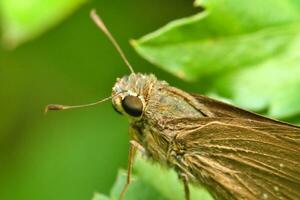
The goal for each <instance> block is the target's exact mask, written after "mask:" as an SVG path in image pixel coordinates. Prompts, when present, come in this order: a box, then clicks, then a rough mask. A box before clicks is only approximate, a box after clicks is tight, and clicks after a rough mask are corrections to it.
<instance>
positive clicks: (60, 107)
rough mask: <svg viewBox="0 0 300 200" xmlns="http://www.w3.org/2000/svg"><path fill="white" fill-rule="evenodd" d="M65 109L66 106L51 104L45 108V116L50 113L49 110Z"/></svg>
mask: <svg viewBox="0 0 300 200" xmlns="http://www.w3.org/2000/svg"><path fill="white" fill-rule="evenodd" d="M63 109H65V106H63V105H58V104H50V105H47V106H46V108H45V114H46V113H47V112H48V111H49V110H63Z"/></svg>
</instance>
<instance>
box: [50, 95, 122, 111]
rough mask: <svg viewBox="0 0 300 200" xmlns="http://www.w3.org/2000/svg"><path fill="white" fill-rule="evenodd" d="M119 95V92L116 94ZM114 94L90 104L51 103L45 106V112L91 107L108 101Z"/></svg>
mask: <svg viewBox="0 0 300 200" xmlns="http://www.w3.org/2000/svg"><path fill="white" fill-rule="evenodd" d="M116 95H117V94H116ZM116 95H114V96H110V97H107V98H104V99H101V100H99V101H96V102H94V103H88V104H82V105H75V106H67V105H59V104H50V105H47V106H46V108H45V113H47V112H48V111H49V110H67V109H75V108H84V107H91V106H95V105H97V104H100V103H103V102H105V101H108V100H110V99H112V98H113V97H115V96H116Z"/></svg>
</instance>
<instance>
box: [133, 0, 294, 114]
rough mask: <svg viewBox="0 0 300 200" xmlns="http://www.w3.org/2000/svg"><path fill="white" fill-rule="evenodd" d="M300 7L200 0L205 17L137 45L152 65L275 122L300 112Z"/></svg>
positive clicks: (287, 0) (290, 2)
mask: <svg viewBox="0 0 300 200" xmlns="http://www.w3.org/2000/svg"><path fill="white" fill-rule="evenodd" d="M299 2H300V1H297V0H275V1H274V0H266V1H261V0H254V1H238V0H197V1H196V2H195V5H197V6H199V5H201V6H202V7H204V8H205V11H204V12H201V13H199V14H196V15H194V16H191V17H187V18H183V19H179V20H176V21H173V22H170V23H169V24H167V25H166V26H164V27H162V28H161V29H159V30H157V31H155V32H153V33H150V34H148V35H146V36H144V37H142V38H141V39H139V40H136V41H133V42H132V44H133V46H134V48H135V49H136V51H137V52H138V53H139V54H140V55H141V56H143V57H144V58H146V59H147V60H149V61H150V62H152V63H153V64H155V65H157V66H159V67H161V68H163V69H165V70H167V71H169V72H171V73H172V74H174V75H176V76H178V77H180V78H182V79H185V80H188V81H196V80H197V81H200V82H201V81H202V83H205V84H203V85H205V86H206V88H205V89H206V91H209V93H216V95H220V96H223V97H225V98H231V99H232V100H233V102H234V103H237V104H239V105H240V106H242V107H245V108H247V109H253V110H255V111H260V110H267V111H268V114H269V115H271V116H274V117H279V118H285V117H291V116H295V115H297V114H299V113H300V104H299V103H297V102H300V95H299V94H298V93H299V92H297V88H299V82H300V76H297V73H298V74H299V70H300V65H298V63H299V61H298V57H299V54H298V53H297V52H299V51H300V43H299V36H300V3H299ZM279 13H280V14H279ZM203 85H201V87H204V86H203Z"/></svg>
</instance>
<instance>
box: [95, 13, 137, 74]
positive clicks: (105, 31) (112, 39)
mask: <svg viewBox="0 0 300 200" xmlns="http://www.w3.org/2000/svg"><path fill="white" fill-rule="evenodd" d="M90 16H91V18H92V20H93V21H94V22H95V24H96V25H97V26H98V27H99V28H100V29H101V30H102V31H103V33H104V34H105V35H106V36H107V37H108V39H109V40H110V41H111V43H112V44H113V45H114V47H115V48H116V50H117V51H118V53H119V54H120V56H121V58H122V59H123V61H124V62H125V64H126V65H127V66H128V68H129V70H130V71H131V73H133V74H134V70H133V68H132V66H131V64H130V63H129V61H128V59H127V58H126V56H125V54H124V52H123V51H122V49H121V47H120V46H119V44H118V43H117V41H116V40H115V38H114V37H113V36H112V34H111V33H110V32H109V30H108V29H107V28H106V26H105V24H104V22H103V21H102V19H101V18H100V17H99V16H98V15H97V12H96V10H95V9H93V10H92V11H91V13H90Z"/></svg>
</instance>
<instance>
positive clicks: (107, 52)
mask: <svg viewBox="0 0 300 200" xmlns="http://www.w3.org/2000/svg"><path fill="white" fill-rule="evenodd" d="M31 1H32V2H35V1H34V0H28V1H19V2H20V3H23V4H24V5H23V6H25V5H27V4H29V2H31ZM11 2H13V1H11ZM17 2H18V1H14V3H15V4H13V5H12V6H20V5H18V4H17ZM2 3H3V4H4V3H5V2H4V1H3V2H2ZM192 3H193V2H192V1H187V0H176V1H174V0H164V1H160V0H153V1H145V0H142V1H141V0H130V1H123V0H116V1H113V2H112V1H109V0H101V1H89V2H87V3H85V4H83V5H82V6H80V8H79V9H76V10H75V11H74V12H73V13H72V14H70V15H69V16H68V17H67V18H65V19H63V20H61V21H60V23H58V24H56V25H55V26H52V28H50V30H48V31H46V32H45V33H44V34H42V35H40V36H38V37H37V38H34V39H33V40H30V41H29V42H26V43H24V44H21V45H19V46H18V47H17V48H14V49H9V48H6V47H7V46H5V43H4V42H3V43H2V45H1V49H0V121H1V122H0V199H3V200H17V199H30V200H35V199H36V200H37V199H43V200H47V199H49V200H50V199H58V200H59V199H61V200H66V199H72V200H76V199H78V200H79V199H81V200H82V199H91V197H92V195H93V193H94V192H96V191H101V192H104V193H108V192H109V190H110V188H111V186H112V184H113V182H114V180H115V177H116V174H117V172H118V169H119V168H121V167H123V168H124V167H126V163H127V149H128V134H127V127H128V123H127V120H126V119H125V118H123V117H122V116H119V115H118V114H116V113H115V112H114V110H113V109H112V106H111V104H110V102H107V103H104V104H103V105H99V106H97V107H95V108H91V109H82V110H72V111H63V112H51V113H49V114H48V115H46V116H45V115H44V113H43V109H44V106H45V105H46V104H49V103H61V104H81V103H88V102H93V101H95V100H97V99H100V98H103V97H107V96H109V95H110V93H111V87H112V86H113V84H114V82H115V80H116V78H117V77H121V76H123V75H124V74H128V73H129V71H128V69H126V67H125V65H124V64H123V62H122V60H121V59H120V58H119V56H118V54H117V53H116V52H115V50H114V48H113V47H112V45H111V44H110V43H109V41H108V40H107V38H105V36H104V35H103V34H102V33H101V32H100V31H99V30H98V29H97V28H96V26H95V25H94V24H93V23H92V21H91V20H90V18H89V12H90V10H91V9H92V8H97V9H98V11H99V13H100V14H101V16H102V18H103V19H104V20H105V22H106V24H107V26H108V27H109V28H110V30H111V32H112V33H113V34H114V36H115V37H116V38H117V40H118V41H119V43H120V44H121V46H122V47H123V49H124V51H125V52H126V54H127V55H128V57H129V60H130V61H131V63H132V65H133V66H134V68H135V70H136V71H140V72H153V73H155V74H156V75H157V76H158V77H159V78H161V79H165V80H167V81H169V82H171V83H173V84H176V85H177V86H181V87H183V88H188V84H186V83H183V82H182V81H180V80H179V79H176V78H174V77H172V76H171V75H168V74H167V73H166V72H163V71H162V70H159V69H157V68H155V67H153V66H152V65H150V64H148V63H147V62H146V61H144V60H143V59H141V58H140V57H139V56H138V55H137V54H136V53H135V52H134V50H133V49H132V47H131V46H130V45H129V43H128V40H129V39H131V38H138V37H140V36H142V35H144V34H146V33H148V32H151V31H153V30H155V29H157V28H159V27H160V26H162V25H164V24H165V23H167V22H169V21H171V20H173V19H177V18H181V17H184V16H187V15H191V14H193V13H195V12H197V10H198V9H196V8H194V7H193V6H192ZM0 5H1V3H0ZM2 6H3V5H2ZM2 8H3V9H4V8H5V7H2ZM41 9H45V11H42V12H41V15H39V17H41V18H43V13H45V14H47V8H41ZM2 12H4V10H2ZM66 12H67V11H66ZM54 13H55V10H54ZM52 14H53V13H52ZM56 14H57V15H61V13H60V12H57V13H56ZM56 14H53V17H55V15H56ZM45 23H46V22H45ZM1 25H3V26H1V31H2V32H4V30H3V29H4V28H6V27H5V24H4V22H3V23H2V24H1Z"/></svg>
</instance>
